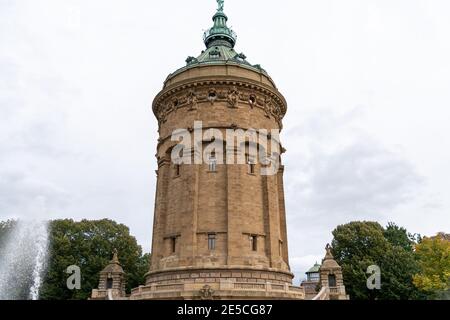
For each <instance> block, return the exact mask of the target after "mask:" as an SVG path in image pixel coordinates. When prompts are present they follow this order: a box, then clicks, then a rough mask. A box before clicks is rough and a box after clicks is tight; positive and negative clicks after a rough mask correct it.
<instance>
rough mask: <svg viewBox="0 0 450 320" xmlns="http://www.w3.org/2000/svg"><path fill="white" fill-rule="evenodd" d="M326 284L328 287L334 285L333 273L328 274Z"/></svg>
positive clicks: (334, 277)
mask: <svg viewBox="0 0 450 320" xmlns="http://www.w3.org/2000/svg"><path fill="white" fill-rule="evenodd" d="M328 286H329V287H330V288H334V287H336V276H335V275H334V274H330V275H328Z"/></svg>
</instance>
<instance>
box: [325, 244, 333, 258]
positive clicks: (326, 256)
mask: <svg viewBox="0 0 450 320" xmlns="http://www.w3.org/2000/svg"><path fill="white" fill-rule="evenodd" d="M325 250H327V253H326V255H325V259H334V257H333V254H332V253H331V246H330V244H329V243H327V246H326V247H325Z"/></svg>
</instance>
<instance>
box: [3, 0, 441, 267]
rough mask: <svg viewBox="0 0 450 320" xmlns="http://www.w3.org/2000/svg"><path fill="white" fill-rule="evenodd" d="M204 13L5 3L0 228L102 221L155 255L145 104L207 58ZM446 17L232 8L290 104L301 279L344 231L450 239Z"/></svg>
mask: <svg viewBox="0 0 450 320" xmlns="http://www.w3.org/2000/svg"><path fill="white" fill-rule="evenodd" d="M214 8H215V2H214V1H210V2H208V3H206V2H205V3H200V2H198V3H195V4H193V3H191V2H189V3H188V2H184V1H177V2H173V1H168V2H154V1H144V0H134V1H129V2H124V1H118V0H109V1H106V0H97V1H88V0H79V1H74V0H70V1H56V0H40V1H32V0H16V1H1V2H0V181H1V182H0V192H1V193H0V210H1V211H0V219H3V218H6V217H7V216H10V215H13V216H24V215H35V214H43V215H46V216H48V217H51V218H55V217H73V218H76V219H78V218H91V219H93V218H103V217H110V218H113V219H117V220H119V221H120V222H124V223H126V224H128V225H129V226H130V227H131V231H132V232H133V233H134V234H135V235H136V236H137V237H138V239H139V241H140V243H141V244H143V245H144V247H145V248H146V249H147V250H149V248H150V241H151V222H152V215H153V200H154V189H155V174H154V170H155V169H156V161H155V158H154V153H155V150H156V141H157V125H156V121H155V119H154V117H153V115H152V112H151V101H152V99H153V97H154V96H155V95H156V94H157V92H158V91H159V90H160V89H161V87H162V83H163V81H164V79H165V78H166V76H167V75H168V74H169V73H170V72H173V71H174V70H175V69H177V68H179V67H181V66H182V65H183V64H184V63H183V62H184V60H185V58H186V57H187V56H188V55H195V54H197V53H199V52H200V51H201V50H202V49H203V44H202V39H201V36H202V32H201V31H202V29H205V28H207V27H209V26H210V25H211V20H210V18H211V15H212V14H213V10H214ZM449 10H450V2H448V1H447V0H435V1H421V0H415V1H411V0H398V1H392V0H389V1H388V0H380V1H376V3H375V2H373V1H361V0H343V1H339V2H336V1H330V0H322V1H283V2H280V3H277V4H274V2H273V1H269V0H261V1H259V0H258V1H256V0H252V1H244V2H243V1H240V2H238V1H232V0H230V1H227V3H226V12H227V14H228V16H229V18H230V20H229V21H230V24H231V25H233V27H234V29H235V31H236V32H237V33H238V36H239V40H238V45H237V50H238V51H239V52H241V51H244V52H245V54H246V55H247V56H248V57H249V58H248V59H249V60H250V61H251V62H252V63H255V64H256V63H260V64H262V66H263V67H264V68H265V69H266V70H268V72H269V73H270V74H271V75H272V76H273V78H274V80H275V81H276V82H277V85H278V87H279V89H280V91H281V92H282V93H283V94H285V96H286V98H287V100H288V103H289V111H288V114H287V117H286V118H285V127H286V130H285V131H284V132H283V136H282V139H283V141H284V143H285V145H286V147H287V149H288V152H287V154H286V155H285V158H284V160H285V164H286V177H285V182H286V200H287V208H288V215H289V231H290V232H289V238H290V253H291V257H292V261H293V262H292V265H293V268H295V271H296V272H297V273H298V272H300V273H301V272H302V270H301V269H306V268H307V264H308V263H313V262H314V261H313V260H314V259H312V258H310V257H316V256H321V255H322V254H323V247H324V245H325V244H326V243H327V242H328V241H330V240H331V233H330V232H331V230H333V229H334V227H335V226H336V225H337V224H339V223H346V222H348V221H350V220H354V219H375V220H380V222H382V223H383V222H387V220H393V221H396V222H398V223H400V224H403V225H405V226H406V227H407V228H408V229H410V231H412V232H420V233H423V234H430V233H434V232H437V231H440V230H445V229H450V220H449V219H448V210H449V209H450V195H449V191H448V190H450V184H449V183H450V177H449V170H448V163H449V162H450V152H449V150H450V139H445V137H448V136H449V135H450V131H449V126H448V120H447V119H448V118H449V115H450V111H449V110H450V109H449V108H448V105H449V103H450V91H449V90H448V88H449V87H450V64H449V62H448V56H450V44H449V42H448V39H449V32H450V20H449V19H448V17H447V12H449ZM249 12H252V15H251V17H252V19H249V14H248V13H249ZM255 21H257V22H258V23H255ZM261 30H263V32H261ZM424 216H426V217H427V218H426V219H424V218H423V217H424ZM299 261H300V262H299Z"/></svg>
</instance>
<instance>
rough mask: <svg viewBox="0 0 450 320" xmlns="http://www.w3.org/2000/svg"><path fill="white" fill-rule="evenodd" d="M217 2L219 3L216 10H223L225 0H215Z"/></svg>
mask: <svg viewBox="0 0 450 320" xmlns="http://www.w3.org/2000/svg"><path fill="white" fill-rule="evenodd" d="M217 4H218V5H219V7H218V8H217V11H219V12H223V7H224V5H225V0H217Z"/></svg>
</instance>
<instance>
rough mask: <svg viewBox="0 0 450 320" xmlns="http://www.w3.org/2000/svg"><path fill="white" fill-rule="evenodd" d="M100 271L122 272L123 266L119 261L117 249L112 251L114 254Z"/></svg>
mask: <svg viewBox="0 0 450 320" xmlns="http://www.w3.org/2000/svg"><path fill="white" fill-rule="evenodd" d="M102 273H124V271H123V268H122V266H121V264H120V262H119V258H118V255H117V250H115V251H114V256H113V258H112V260H111V261H110V262H109V264H108V265H107V266H106V267H105V268H104V269H103V270H102Z"/></svg>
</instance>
